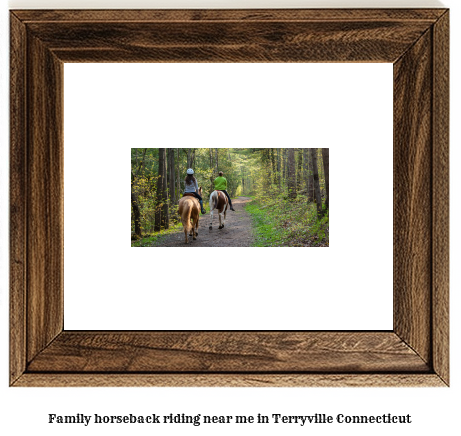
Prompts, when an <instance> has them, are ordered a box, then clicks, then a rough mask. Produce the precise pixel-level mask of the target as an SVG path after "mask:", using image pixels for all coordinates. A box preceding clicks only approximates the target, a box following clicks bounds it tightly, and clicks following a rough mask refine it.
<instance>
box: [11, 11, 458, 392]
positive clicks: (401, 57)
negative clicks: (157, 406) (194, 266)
mask: <svg viewBox="0 0 461 436" xmlns="http://www.w3.org/2000/svg"><path fill="white" fill-rule="evenodd" d="M10 20H11V108H10V110H11V191H10V222H11V227H10V235H11V243H10V244H11V264H10V273H11V274H10V277H11V310H10V313H11V315H10V324H11V327H10V331H11V340H10V362H11V363H10V384H11V385H12V386H141V385H142V386H149V385H151V386H447V385H448V384H449V321H448V320H449V317H448V315H449V314H448V311H449V301H448V251H449V249H448V233H449V230H448V229H449V222H448V219H449V213H448V110H449V103H448V95H449V89H448V69H449V66H448V53H449V47H448V45H449V27H448V26H449V24H448V23H449V11H448V10H447V9H412V10H405V9H397V10H392V9H359V10H357V9H356V10H352V9H350V10H349V9H340V10H333V9H331V10H329V9H322V10H157V11H153V10H139V11H135V10H124V11H122V10H117V11H113V10H104V11H97V10H74V11H72V10H46V11H37V10H22V11H11V13H10ZM64 62H392V63H393V65H394V199H395V201H394V328H393V330H392V331H378V332H361V331H338V332H322V331H295V332H294V331H278V332H275V331H260V332H249V331H245V332H243V331H224V332H213V331H205V332H198V331H182V332H171V331H170V332H168V331H143V332H138V331H136V332H128V331H120V332H104V331H64V330H63V301H64V286H63V262H64V240H63V226H64V217H63V201H64V198H63V152H64V143H63V63H64ZM370 146H372V145H370ZM376 279H377V280H379V278H378V277H377V278H376ZM371 292H372V290H371Z"/></svg>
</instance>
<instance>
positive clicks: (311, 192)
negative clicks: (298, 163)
mask: <svg viewBox="0 0 461 436" xmlns="http://www.w3.org/2000/svg"><path fill="white" fill-rule="evenodd" d="M312 150H313V149H312V148H310V149H309V163H308V165H307V167H308V176H307V201H310V202H312V201H314V196H315V189H314V165H313V162H312Z"/></svg>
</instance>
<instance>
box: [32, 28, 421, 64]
mask: <svg viewBox="0 0 461 436" xmlns="http://www.w3.org/2000/svg"><path fill="white" fill-rule="evenodd" d="M28 28H29V29H30V31H31V32H32V33H33V34H34V35H36V36H37V37H39V38H40V40H41V41H42V42H43V43H44V44H45V45H46V46H47V47H48V48H49V49H50V50H51V51H52V52H53V53H54V54H55V55H56V56H57V57H58V58H59V59H61V60H62V61H64V62H119V61H120V60H123V61H124V62H332V60H334V62H393V61H394V60H395V59H396V58H398V57H399V56H400V55H401V53H402V52H403V51H404V50H405V49H406V47H408V45H409V44H411V43H412V42H413V41H414V40H415V39H417V38H419V37H420V36H421V35H422V34H423V33H424V32H425V31H426V29H427V23H426V22H425V21H415V22H411V23H410V24H405V23H402V22H399V21H396V22H389V21H384V22H368V21H334V20H332V21H322V22H318V21H306V22H303V21H296V22H289V23H286V22H269V23H267V22H264V21H262V22H258V21H239V22H197V21H191V22H158V23H99V22H97V23H94V24H93V25H92V26H91V31H89V30H88V25H87V24H86V23H77V22H58V23H32V24H29V25H28ZM70 41H72V45H71V47H70V46H69V44H70Z"/></svg>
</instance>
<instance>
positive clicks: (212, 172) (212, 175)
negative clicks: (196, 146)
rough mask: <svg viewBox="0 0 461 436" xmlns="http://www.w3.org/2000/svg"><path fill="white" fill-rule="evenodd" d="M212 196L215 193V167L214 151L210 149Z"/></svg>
mask: <svg viewBox="0 0 461 436" xmlns="http://www.w3.org/2000/svg"><path fill="white" fill-rule="evenodd" d="M210 170H211V173H210V194H211V193H212V192H213V191H214V179H215V178H216V177H214V171H215V170H214V166H213V149H212V148H210Z"/></svg>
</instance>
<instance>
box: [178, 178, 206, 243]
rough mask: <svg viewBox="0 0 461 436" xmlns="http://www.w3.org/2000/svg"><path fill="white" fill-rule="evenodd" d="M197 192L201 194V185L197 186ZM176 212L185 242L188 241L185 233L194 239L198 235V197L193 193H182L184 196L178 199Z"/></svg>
mask: <svg viewBox="0 0 461 436" xmlns="http://www.w3.org/2000/svg"><path fill="white" fill-rule="evenodd" d="M198 194H199V195H200V196H202V187H200V188H199V190H198ZM178 213H179V215H180V216H181V222H182V226H183V228H184V235H185V237H186V244H187V243H188V242H189V240H188V238H187V235H189V236H192V238H193V239H194V241H195V240H196V239H197V236H198V221H199V219H200V203H199V201H198V199H197V198H195V197H194V195H193V194H184V197H182V198H181V200H179V208H178ZM191 220H192V221H193V222H191Z"/></svg>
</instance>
